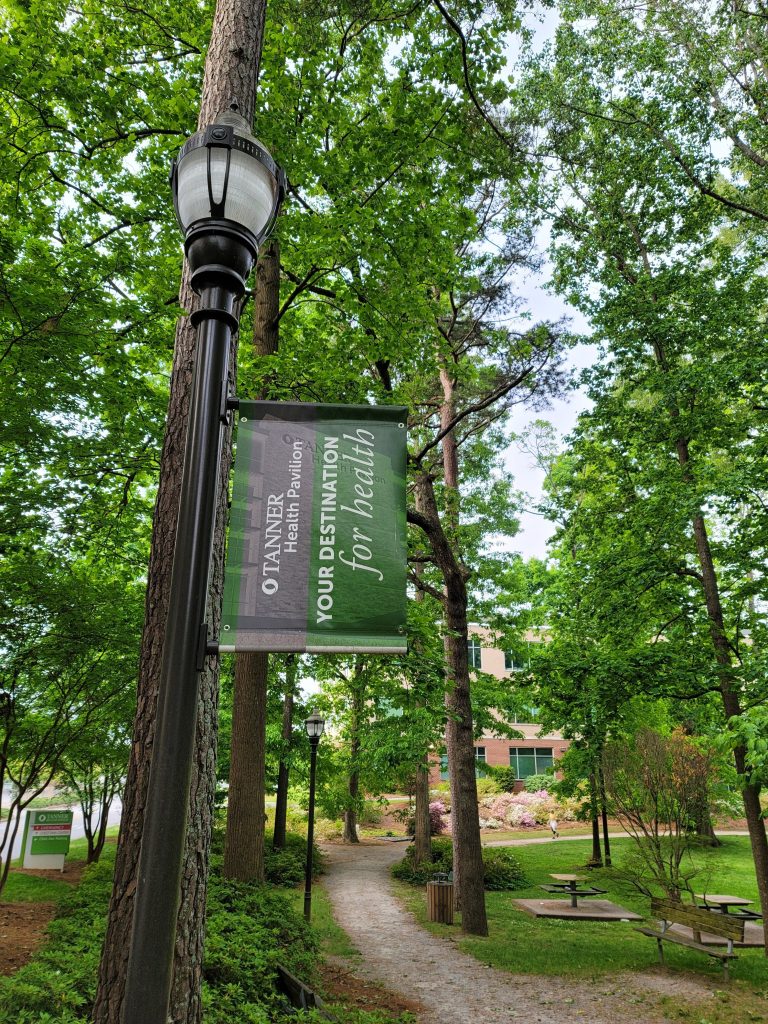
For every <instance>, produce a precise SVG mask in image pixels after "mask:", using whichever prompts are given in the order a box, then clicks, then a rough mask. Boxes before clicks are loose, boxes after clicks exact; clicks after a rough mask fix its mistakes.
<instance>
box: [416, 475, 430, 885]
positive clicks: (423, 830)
mask: <svg viewBox="0 0 768 1024" xmlns="http://www.w3.org/2000/svg"><path fill="white" fill-rule="evenodd" d="M414 500H415V502H416V508H417V510H420V508H419V495H418V494H416V495H415V498H414ZM413 571H414V576H415V577H416V579H417V580H418V579H420V577H421V575H422V573H423V571H424V566H423V564H422V563H420V562H416V564H415V565H414V570H413ZM414 596H415V600H416V601H419V602H421V601H423V600H424V591H423V590H420V589H419V587H418V586H417V587H416V594H415V595H414ZM414 647H415V650H416V654H417V655H418V654H421V653H422V651H421V644H420V642H419V641H418V640H417V641H416V643H415V644H414ZM430 860H432V823H431V821H430V818H429V751H428V750H425V751H424V756H423V757H422V759H421V764H419V765H417V766H416V776H415V779H414V789H413V861H414V863H415V864H417V865H418V864H423V863H424V862H425V861H430Z"/></svg>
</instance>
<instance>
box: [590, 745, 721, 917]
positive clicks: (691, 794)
mask: <svg viewBox="0 0 768 1024" xmlns="http://www.w3.org/2000/svg"><path fill="white" fill-rule="evenodd" d="M603 772H604V776H605V788H606V792H607V795H608V797H609V800H610V801H611V804H612V812H613V815H614V816H615V817H616V818H617V819H618V821H619V823H620V824H621V826H622V828H623V829H624V831H625V832H627V834H628V835H630V836H631V837H632V839H634V840H635V843H636V844H637V854H638V857H637V860H636V862H635V863H634V864H633V866H632V868H631V869H630V876H631V881H632V883H633V884H634V885H635V886H636V887H637V888H638V889H639V890H640V891H641V892H643V893H645V894H646V895H651V894H652V890H653V889H654V888H656V887H660V888H661V889H663V891H664V892H665V893H667V894H668V895H669V896H670V897H671V898H673V899H679V898H680V893H681V892H682V891H684V890H690V880H691V878H692V877H693V875H694V874H695V872H696V869H695V868H694V867H693V865H692V863H691V862H690V860H688V861H687V862H686V856H687V855H688V853H689V851H690V848H691V846H692V845H693V844H695V843H696V842H697V837H696V823H697V813H698V811H699V809H700V807H701V804H702V801H703V800H704V801H706V800H708V794H709V787H710V783H711V780H712V776H713V760H712V756H711V754H710V753H709V751H707V750H704V749H702V748H701V747H700V746H699V745H697V744H696V743H695V742H694V741H693V740H692V739H691V738H690V737H688V736H686V735H685V734H684V733H683V731H682V730H680V729H676V730H675V731H674V732H673V733H672V734H671V735H670V736H662V735H660V734H659V733H656V732H653V731H651V730H650V729H642V730H640V731H639V732H638V733H637V735H636V736H634V737H633V739H632V741H631V742H618V741H613V742H610V743H607V744H606V746H605V751H604V756H603Z"/></svg>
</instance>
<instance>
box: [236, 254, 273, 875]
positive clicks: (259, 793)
mask: <svg viewBox="0 0 768 1024" xmlns="http://www.w3.org/2000/svg"><path fill="white" fill-rule="evenodd" d="M279 313H280V247H279V244H278V242H277V239H272V240H271V241H270V242H269V244H268V245H266V246H265V247H264V249H263V250H262V252H261V254H260V255H259V259H258V262H257V264H256V289H255V298H254V311H253V349H254V354H255V355H256V356H257V357H259V356H270V355H272V354H273V353H275V352H276V351H277V345H278V338H279V327H278V316H279ZM265 397H266V395H265V393H264V392H262V393H261V394H260V395H259V398H265ZM268 675H269V656H268V655H267V654H266V653H265V652H263V651H253V652H247V653H246V652H243V653H241V654H237V655H236V656H235V679H234V696H233V706H232V753H231V758H230V771H229V799H228V802H227V834H226V839H225V843H224V876H225V877H226V878H237V879H240V881H245V882H247V881H256V882H263V881H264V766H265V747H266V739H267V678H268Z"/></svg>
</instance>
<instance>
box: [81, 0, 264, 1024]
mask: <svg viewBox="0 0 768 1024" xmlns="http://www.w3.org/2000/svg"><path fill="white" fill-rule="evenodd" d="M265 11H266V0H219V3H218V4H217V7H216V14H215V17H214V23H213V31H212V34H211V42H210V45H209V48H208V55H207V59H206V65H205V75H204V80H203V92H202V100H201V105H200V116H199V119H198V128H200V129H201V128H204V127H205V126H206V125H208V124H211V123H212V122H213V121H215V119H216V117H217V116H218V115H219V114H221V113H222V112H224V111H226V110H227V109H228V107H229V104H230V101H231V100H232V98H233V97H236V98H237V100H238V102H239V104H240V112H241V113H242V115H243V116H244V117H245V118H246V120H247V121H251V120H252V119H253V114H254V108H255V102H256V82H257V79H258V70H259V62H260V59H261V46H262V34H263V27H264V15H265ZM169 202H170V198H169ZM179 301H180V304H181V306H182V307H183V308H184V309H187V310H191V309H193V308H194V307H195V306H196V303H197V299H196V297H195V295H194V293H193V292H192V290H191V288H190V286H189V271H188V268H187V266H186V264H185V266H184V272H183V275H182V282H181V288H180V300H179ZM194 350H195V330H194V328H193V327H192V324H191V323H190V321H189V318H188V317H182V318H181V319H180V320H179V323H178V326H177V330H176V341H175V350H174V360H173V369H172V372H171V393H170V402H169V406H168V415H167V419H166V427H165V437H164V440H163V451H162V455H161V462H160V479H159V486H158V493H157V499H156V502H155V511H154V519H153V524H152V548H151V553H150V560H149V570H148V584H147V597H146V613H145V620H144V631H143V634H142V642H141V653H140V660H139V678H138V695H137V709H136V718H135V720H134V731H133V745H132V748H131V757H130V761H129V766H128V776H127V781H126V786H125V793H124V796H123V813H122V819H121V824H120V839H119V843H118V850H117V859H116V863H115V880H114V886H113V890H112V898H111V901H110V906H109V916H108V920H107V932H106V938H105V941H104V948H103V952H102V957H101V963H100V966H99V979H98V987H97V992H96V999H95V1004H94V1010H93V1020H94V1022H95V1024H119V1021H120V1014H121V1011H122V1003H123V996H124V991H125V978H126V970H127V956H128V950H129V948H130V936H131V927H132V924H133V897H134V892H135V886H136V870H137V867H138V861H139V853H140V850H141V833H142V828H143V823H144V808H145V804H146V795H147V783H148V779H149V766H150V762H151V757H152V741H153V738H154V733H155V715H156V708H157V688H158V681H159V677H160V664H161V660H162V648H163V638H164V635H165V623H166V617H167V611H168V591H169V587H170V576H171V566H172V564H173V549H174V544H175V539H176V520H177V516H178V495H179V488H180V483H181V470H182V461H183V453H184V446H185V443H186V434H187V413H188V407H189V390H190V383H191V378H192V364H193V358H194ZM236 350H237V337H235V338H233V342H232V352H231V358H230V367H231V371H230V372H231V384H234V377H235V373H236ZM230 458H231V450H230V443H229V436H228V435H226V436H225V437H224V439H223V442H222V459H221V468H220V488H219V494H220V500H219V505H218V509H217V519H216V533H215V539H214V550H213V558H212V566H211V590H210V593H209V610H208V622H209V626H210V627H211V628H212V631H213V632H214V634H217V632H218V626H219V619H220V609H221V596H222V584H223V551H224V524H225V521H226V500H227V486H226V484H227V479H228V476H229V469H230ZM218 669H219V666H218V661H217V660H216V659H213V658H208V659H207V660H206V667H205V670H204V671H203V672H202V674H201V677H200V689H199V701H198V713H197V733H196V737H195V742H196V751H197V754H196V758H195V763H194V765H193V769H192V782H191V786H190V800H189V814H188V822H187V838H186V850H185V859H184V871H183V875H182V888H181V902H180V905H179V916H178V925H177V937H176V949H175V957H174V980H173V989H172V993H171V1010H170V1020H171V1021H173V1022H174V1024H197V1022H198V1021H199V1020H200V1018H201V1012H202V1008H201V1003H200V982H201V973H202V953H203V935H204V927H205V900H206V891H207V882H208V862H209V854H210V838H211V828H212V822H213V805H214V794H215V786H216V777H215V770H216V736H217V713H218V675H219V672H218Z"/></svg>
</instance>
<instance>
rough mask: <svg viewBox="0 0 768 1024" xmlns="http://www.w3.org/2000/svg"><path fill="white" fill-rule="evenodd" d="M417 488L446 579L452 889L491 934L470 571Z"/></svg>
mask: <svg viewBox="0 0 768 1024" xmlns="http://www.w3.org/2000/svg"><path fill="white" fill-rule="evenodd" d="M415 486H416V489H417V491H420V492H421V493H420V496H419V499H420V500H419V505H420V508H421V509H422V510H423V512H417V511H415V510H411V511H410V512H409V519H410V521H411V522H412V523H415V524H416V525H417V526H420V527H421V528H422V529H423V530H424V532H425V533H426V534H427V537H428V539H429V541H430V544H431V547H432V553H433V556H434V559H435V564H436V565H437V567H438V568H439V569H440V572H441V573H442V576H443V580H444V581H445V596H444V599H443V604H444V608H445V625H446V637H445V660H446V675H447V679H448V685H449V689H448V692H447V694H446V698H445V705H446V711H447V720H446V729H445V739H446V747H447V750H448V765H449V769H450V781H451V822H452V832H453V877H454V891H455V892H456V897H457V902H458V904H459V905H460V907H461V925H462V929H463V930H464V931H465V932H469V933H471V934H473V935H487V934H488V919H487V917H486V912H485V891H484V888H483V851H482V844H481V841H480V818H479V815H478V809H477V781H476V778H475V743H474V732H473V726H472V703H471V699H470V687H469V664H468V658H467V643H468V629H467V588H466V582H465V576H466V571H465V570H464V569H463V567H462V566H461V565H460V564H459V562H458V560H457V558H456V555H455V553H454V551H453V548H452V547H451V545H450V543H449V542H448V538H447V537H446V534H445V532H444V530H443V527H442V525H441V522H440V516H439V513H438V509H437V502H436V500H435V494H434V488H433V482H432V478H431V477H430V476H429V475H428V474H427V473H426V472H424V471H420V472H419V473H418V474H417V477H416V483H415Z"/></svg>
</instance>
